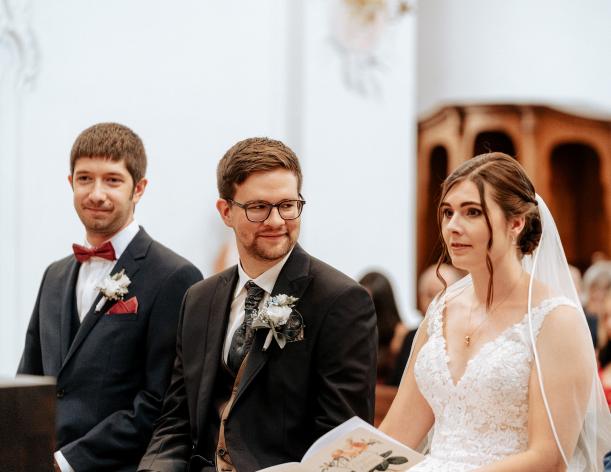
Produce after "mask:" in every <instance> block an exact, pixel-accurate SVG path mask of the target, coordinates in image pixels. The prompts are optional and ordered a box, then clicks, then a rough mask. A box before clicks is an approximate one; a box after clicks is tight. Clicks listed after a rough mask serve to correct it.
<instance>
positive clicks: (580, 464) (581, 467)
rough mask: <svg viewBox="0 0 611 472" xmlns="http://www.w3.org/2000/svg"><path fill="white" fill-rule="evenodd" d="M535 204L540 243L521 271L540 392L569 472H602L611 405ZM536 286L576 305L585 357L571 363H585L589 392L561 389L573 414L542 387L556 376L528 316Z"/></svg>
mask: <svg viewBox="0 0 611 472" xmlns="http://www.w3.org/2000/svg"><path fill="white" fill-rule="evenodd" d="M537 205H538V207H539V214H540V218H541V223H542V229H543V231H542V235H541V240H540V242H539V245H538V246H537V249H536V250H535V251H534V253H533V254H532V255H528V256H524V257H523V259H522V266H523V268H524V270H525V271H526V272H529V273H530V274H531V278H530V285H529V290H528V314H529V317H528V319H529V327H530V341H531V344H532V347H533V355H534V360H535V362H534V365H535V368H536V371H537V377H538V381H539V388H540V391H541V394H542V397H543V402H544V404H545V408H546V412H547V417H548V419H549V422H550V427H551V429H552V432H553V434H554V438H555V440H556V444H557V445H558V448H559V450H560V453H561V455H562V458H563V461H564V463H565V465H566V467H567V470H569V471H571V472H573V471H602V470H603V456H604V455H605V453H607V452H608V451H609V450H611V415H610V414H609V406H608V404H607V401H606V399H605V395H604V392H603V389H602V385H601V383H600V380H599V377H598V368H597V361H596V356H595V353H594V348H593V346H592V342H591V336H590V334H589V329H588V325H587V321H586V317H585V314H584V312H583V308H582V306H581V303H580V299H579V295H578V293H577V290H576V288H575V285H574V283H573V279H572V277H571V273H570V269H569V265H568V263H567V260H566V257H565V255H564V250H563V248H562V243H561V241H560V235H559V234H558V230H557V228H556V224H555V223H554V219H553V217H552V215H551V212H550V211H549V209H548V207H547V205H546V204H545V202H544V201H543V199H542V198H541V197H540V196H539V195H537ZM536 282H541V283H543V284H544V285H545V286H547V287H550V288H551V289H552V290H553V292H554V293H555V294H558V295H562V296H564V297H566V298H568V299H569V300H570V301H571V302H572V304H573V305H574V308H575V312H576V313H577V315H578V318H579V319H578V320H575V321H577V323H576V330H577V332H576V333H575V336H576V338H578V339H580V340H584V341H580V342H581V343H582V344H583V346H581V345H580V350H582V351H583V352H582V353H580V354H583V355H580V356H578V360H576V361H575V362H580V364H584V365H580V366H579V368H581V369H583V370H584V372H585V374H587V376H588V377H589V378H591V380H590V385H589V387H588V386H587V385H586V388H585V389H583V385H582V386H581V387H580V386H575V385H570V384H567V385H566V386H564V389H563V390H564V391H563V396H564V398H565V400H566V399H568V400H569V405H572V407H574V408H575V409H576V411H560V410H566V408H567V402H566V401H565V402H564V403H563V404H562V407H561V406H560V404H558V403H557V404H554V401H553V400H552V397H553V393H552V392H549V391H546V382H549V381H550V380H553V379H550V378H547V379H546V372H557V366H556V368H555V369H553V368H549V364H550V363H551V362H553V357H554V356H553V353H552V355H549V354H550V353H547V355H546V354H545V352H544V349H545V345H542V341H541V340H536V339H535V336H534V332H533V325H532V321H533V320H532V313H531V311H532V308H533V307H534V303H535V302H534V300H533V284H534V283H536ZM542 353H543V356H542ZM542 357H543V359H542ZM567 367H568V366H567ZM550 375H557V374H556V373H554V374H550ZM567 416H569V417H570V416H573V417H574V418H575V419H574V420H573V421H567V420H566V417H567ZM575 421H582V427H581V432H580V433H579V437H578V440H577V444H575V442H574V439H572V438H573V437H574V434H571V433H568V432H567V431H566V429H573V430H575V424H574V422H575ZM577 427H578V425H577Z"/></svg>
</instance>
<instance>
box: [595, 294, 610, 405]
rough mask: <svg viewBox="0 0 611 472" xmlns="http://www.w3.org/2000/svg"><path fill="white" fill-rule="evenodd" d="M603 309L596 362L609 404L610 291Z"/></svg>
mask: <svg viewBox="0 0 611 472" xmlns="http://www.w3.org/2000/svg"><path fill="white" fill-rule="evenodd" d="M604 304H605V311H604V313H603V314H602V315H601V316H600V318H599V343H600V344H599V345H600V346H601V347H600V350H599V351H598V363H599V367H600V380H601V382H602V384H603V388H604V390H605V395H606V397H607V402H608V403H609V405H611V292H610V293H608V294H607V296H606V297H605V302H604Z"/></svg>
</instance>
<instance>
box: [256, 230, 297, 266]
mask: <svg viewBox="0 0 611 472" xmlns="http://www.w3.org/2000/svg"><path fill="white" fill-rule="evenodd" d="M291 236H292V235H290V234H286V235H285V236H283V237H282V239H281V241H279V242H278V243H276V244H273V245H270V244H265V242H264V241H262V240H261V239H260V238H259V237H255V239H254V241H253V242H252V244H250V245H249V246H247V247H246V250H247V251H248V252H249V253H250V255H251V256H253V257H255V258H257V259H259V260H263V261H277V260H279V259H282V258H283V257H284V256H286V255H287V254H288V253H289V252H290V251H291V249H292V248H293V246H294V245H295V242H296V240H297V238H296V237H291Z"/></svg>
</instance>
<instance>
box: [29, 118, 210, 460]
mask: <svg viewBox="0 0 611 472" xmlns="http://www.w3.org/2000/svg"><path fill="white" fill-rule="evenodd" d="M145 172H146V154H145V152H144V146H143V144H142V141H141V140H140V138H139V137H138V136H137V135H136V134H135V133H134V132H133V131H132V130H130V129H129V128H127V127H125V126H122V125H119V124H116V123H100V124H97V125H94V126H92V127H90V128H88V129H86V130H85V131H83V132H82V133H81V134H80V135H79V136H78V138H77V139H76V141H75V143H74V145H73V147H72V152H71V155H70V176H69V177H68V180H69V182H70V185H71V187H72V190H73V193H74V207H75V209H76V212H77V214H78V216H79V218H80V220H81V222H82V223H83V226H84V227H85V235H86V238H85V241H84V244H83V245H79V244H74V245H73V250H74V254H71V255H70V256H68V257H66V258H64V259H61V260H59V261H57V262H54V263H52V264H51V265H50V266H49V267H48V268H47V270H46V272H45V274H44V276H43V280H42V283H41V286H40V289H39V292H38V298H37V300H36V305H35V307H34V311H33V313H32V318H31V320H30V324H29V326H28V330H27V333H26V340H25V349H24V352H23V356H22V358H21V362H20V364H19V369H18V373H20V374H32V375H50V376H54V377H56V378H57V404H56V407H57V417H56V449H57V450H56V452H55V454H54V460H55V469H56V470H60V471H62V472H81V471H91V470H95V471H103V470H109V471H111V470H112V471H114V472H127V471H130V472H131V471H135V470H136V467H137V465H138V461H139V459H140V457H141V456H142V453H143V452H144V449H145V448H146V445H147V443H148V441H149V439H150V436H151V432H152V428H153V422H154V421H155V419H156V418H157V416H158V415H159V411H160V408H161V405H162V401H163V396H164V393H165V390H166V388H167V386H168V382H169V380H170V372H171V369H172V363H173V360H174V356H175V338H176V327H177V323H178V314H179V309H180V304H181V301H182V298H183V295H184V293H185V291H186V290H187V289H188V288H189V287H190V286H191V285H192V284H194V283H195V282H197V281H198V280H201V278H202V276H201V273H200V271H199V270H198V269H197V268H196V267H195V266H193V265H192V264H191V263H190V262H188V261H187V260H185V259H183V258H182V257H180V256H179V255H177V254H176V253H174V252H172V251H171V250H169V249H168V248H166V247H164V246H162V245H161V244H159V243H158V242H156V241H154V240H153V239H152V238H151V237H150V236H149V235H148V234H147V233H146V232H145V231H144V229H143V228H141V227H139V226H138V224H137V223H136V221H135V220H134V208H135V205H136V203H137V202H138V201H139V200H140V198H142V195H143V194H144V190H145V188H146V184H147V180H146V179H145V178H144V175H145Z"/></svg>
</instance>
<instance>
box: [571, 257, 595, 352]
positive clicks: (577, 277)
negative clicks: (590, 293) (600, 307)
mask: <svg viewBox="0 0 611 472" xmlns="http://www.w3.org/2000/svg"><path fill="white" fill-rule="evenodd" d="M569 270H570V271H571V278H572V279H573V284H575V290H577V294H578V295H579V299H580V300H581V301H582V302H583V299H584V294H583V281H582V278H581V271H580V270H579V269H578V268H577V267H575V266H574V265H570V264H569ZM583 311H584V313H585V315H586V321H587V322H588V328H589V329H590V335H591V336H592V343H593V344H594V348H596V347H597V346H598V317H597V316H596V315H590V314H588V312H587V310H586V309H585V307H584V310H583Z"/></svg>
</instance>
